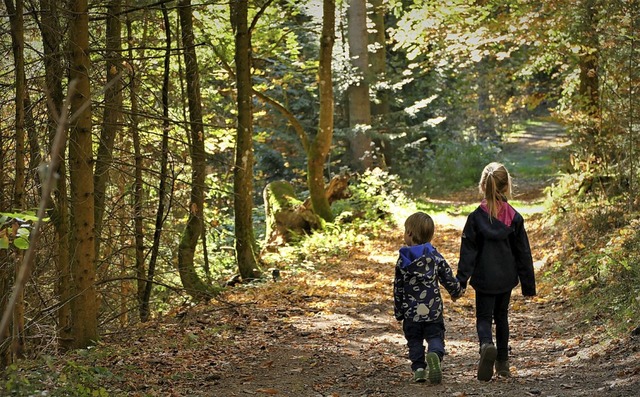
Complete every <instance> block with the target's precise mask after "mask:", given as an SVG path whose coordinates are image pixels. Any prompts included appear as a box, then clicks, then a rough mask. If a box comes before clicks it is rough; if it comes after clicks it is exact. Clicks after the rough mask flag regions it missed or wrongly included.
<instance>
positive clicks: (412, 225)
mask: <svg viewBox="0 0 640 397" xmlns="http://www.w3.org/2000/svg"><path fill="white" fill-rule="evenodd" d="M404 230H405V231H406V232H407V233H409V235H410V236H411V240H412V241H413V243H414V244H416V245H420V244H425V243H430V242H431V239H432V238H433V233H434V232H435V225H434V223H433V219H431V217H430V216H429V215H427V214H425V213H424V212H421V211H418V212H416V213H414V214H411V215H410V216H409V217H408V218H407V220H406V221H404Z"/></svg>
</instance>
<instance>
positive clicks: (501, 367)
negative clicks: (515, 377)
mask: <svg viewBox="0 0 640 397" xmlns="http://www.w3.org/2000/svg"><path fill="white" fill-rule="evenodd" d="M496 375H497V376H504V377H505V378H508V377H510V376H511V371H510V370H509V359H506V360H496Z"/></svg>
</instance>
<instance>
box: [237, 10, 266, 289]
mask: <svg viewBox="0 0 640 397" xmlns="http://www.w3.org/2000/svg"><path fill="white" fill-rule="evenodd" d="M229 6H230V10H231V15H232V21H231V25H232V26H233V28H234V31H235V61H236V85H237V96H238V99H237V100H238V127H237V128H238V130H237V134H236V153H235V166H234V172H233V192H234V197H235V200H234V210H235V235H236V260H237V262H238V270H239V272H240V276H241V277H242V278H243V279H245V280H247V279H252V278H256V277H258V276H259V275H260V269H259V267H258V262H257V258H256V239H255V234H254V231H253V219H252V213H253V163H254V157H253V156H254V155H253V106H252V103H251V100H252V95H251V94H252V84H251V32H250V31H249V26H248V23H247V18H248V2H247V0H232V1H231V2H230V3H229Z"/></svg>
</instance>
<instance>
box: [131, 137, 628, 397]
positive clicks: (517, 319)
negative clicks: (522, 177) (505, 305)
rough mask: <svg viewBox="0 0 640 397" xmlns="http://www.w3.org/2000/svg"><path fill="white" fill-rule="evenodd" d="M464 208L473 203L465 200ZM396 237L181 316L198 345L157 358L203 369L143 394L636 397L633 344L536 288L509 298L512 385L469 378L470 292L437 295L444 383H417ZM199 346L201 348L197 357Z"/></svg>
mask: <svg viewBox="0 0 640 397" xmlns="http://www.w3.org/2000/svg"><path fill="white" fill-rule="evenodd" d="M557 138H558V135H557V130H555V129H553V128H551V129H549V130H546V129H544V128H539V129H536V130H533V131H529V132H528V133H527V134H526V139H517V140H515V141H513V142H512V144H513V145H517V146H513V147H511V148H510V149H509V150H534V148H535V150H538V148H540V147H542V148H544V147H547V148H549V146H548V144H549V143H550V142H551V143H552V145H556V146H557V143H558V141H557ZM545 145H547V146H545ZM519 189H520V193H521V194H522V195H523V196H525V195H526V197H529V198H532V199H535V198H539V197H540V194H541V186H540V184H537V183H532V184H529V185H526V184H525V185H520V187H519ZM460 200H462V201H464V202H473V201H475V200H477V197H475V195H474V194H472V193H469V194H468V195H466V196H465V195H463V197H462V198H460ZM526 217H527V218H528V219H530V218H529V217H535V214H527V215H526ZM436 222H437V231H436V236H435V238H434V241H433V243H434V245H435V246H436V247H437V248H438V250H439V251H440V252H442V253H443V255H444V256H445V258H447V259H448V261H449V262H450V264H452V266H454V267H455V263H456V261H457V256H458V252H457V250H458V243H459V238H460V232H461V228H462V224H463V222H464V217H462V216H458V217H455V216H450V217H447V218H446V219H436ZM527 222H529V221H527ZM527 228H528V231H529V235H530V239H531V241H532V252H533V255H534V261H536V262H537V264H538V265H540V267H541V266H542V265H544V263H543V262H544V259H545V258H544V255H545V251H544V231H543V230H539V229H538V227H537V225H536V223H535V222H530V223H528V224H527ZM401 238H402V231H401V230H400V229H398V230H396V231H395V232H393V233H392V235H384V236H379V238H377V239H374V240H372V241H369V242H367V243H366V244H367V246H365V247H363V248H362V249H354V250H353V252H351V253H350V256H349V258H348V259H347V260H343V261H341V262H336V263H331V260H330V259H327V264H326V265H324V266H322V267H321V268H320V269H321V270H318V271H317V272H316V274H315V277H314V276H310V275H309V274H304V275H301V274H287V273H283V278H282V279H281V280H280V281H278V282H269V283H268V284H266V285H262V286H261V287H257V288H256V287H239V288H241V289H242V291H238V290H231V291H230V292H229V294H228V295H227V297H226V299H229V300H230V301H231V300H233V303H234V305H233V306H229V307H225V306H224V305H221V306H220V307H219V308H216V309H214V311H209V312H208V313H207V312H198V313H197V314H195V315H194V316H193V317H191V316H186V317H185V318H183V319H182V321H181V323H180V324H179V325H176V327H180V329H181V332H182V334H183V335H187V339H189V338H190V339H192V340H194V341H197V345H196V346H200V347H196V348H193V349H189V348H183V349H176V350H175V351H172V352H163V354H164V355H163V359H162V360H163V365H164V366H165V367H166V368H165V372H167V373H169V374H170V373H171V371H172V370H173V371H174V372H175V371H177V372H179V371H184V368H181V364H180V363H181V362H182V361H181V360H182V359H183V358H184V360H185V361H186V360H187V357H190V358H191V360H193V356H194V354H195V355H197V354H200V355H202V357H203V358H202V362H201V364H200V365H199V366H198V367H197V368H189V373H190V374H191V375H190V376H189V377H186V376H182V377H178V378H177V379H174V378H171V377H169V376H168V375H167V379H166V383H162V382H160V384H158V383H156V384H153V383H155V382H154V381H153V380H152V379H149V385H147V386H148V388H146V389H144V390H140V393H141V394H140V395H167V394H166V391H167V390H172V391H173V394H172V395H185V396H221V397H222V396H225V397H226V396H269V395H276V396H295V397H297V396H300V397H307V396H308V397H328V396H333V397H339V396H370V397H373V396H427V395H428V396H458V397H462V396H547V397H551V396H594V395H598V396H634V395H635V396H637V395H640V384H639V383H640V382H639V380H640V353H639V348H640V343H639V341H638V340H637V339H632V338H626V339H623V340H610V339H605V337H606V330H604V329H588V330H587V331H585V328H584V327H581V324H580V319H578V318H576V317H575V315H574V314H572V310H571V306H570V305H569V303H568V302H566V301H563V300H562V298H561V297H559V296H557V295H555V294H554V293H553V291H552V289H551V288H550V287H549V286H546V285H541V284H539V296H538V297H536V298H535V299H533V300H531V301H525V300H524V298H523V297H522V296H521V294H520V291H519V289H516V290H514V296H513V299H512V304H511V315H510V323H511V346H510V347H511V364H512V372H513V374H514V376H513V377H511V378H509V379H494V380H492V381H490V382H480V381H478V380H476V378H475V373H476V362H477V358H478V345H477V342H476V332H475V320H474V305H473V303H474V296H473V291H472V290H471V289H470V290H469V291H468V292H467V295H466V296H465V297H464V298H462V299H460V300H458V301H457V302H455V303H454V302H451V300H450V299H449V297H448V296H445V297H444V298H445V324H446V328H447V336H446V348H447V353H448V355H447V356H446V357H445V359H444V362H443V369H444V374H443V375H444V376H443V382H442V384H440V385H430V384H428V383H427V384H414V383H412V382H411V376H412V374H411V371H410V368H409V361H408V358H407V349H406V347H405V341H404V338H403V336H402V332H401V329H400V325H399V323H397V322H396V321H395V320H394V319H393V313H392V312H393V302H392V293H391V282H392V279H393V271H394V264H395V261H396V253H397V249H398V247H399V246H400V244H401ZM318 260H319V261H322V258H318ZM539 279H540V278H539ZM239 297H242V298H239ZM168 332H174V331H171V330H170V331H168ZM583 332H586V333H583ZM161 336H163V335H158V337H161ZM147 342H150V341H147ZM203 345H206V346H208V347H207V349H206V351H200V350H201V346H203ZM130 364H134V363H130ZM172 379H174V380H173V381H172Z"/></svg>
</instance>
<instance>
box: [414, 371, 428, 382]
mask: <svg viewBox="0 0 640 397" xmlns="http://www.w3.org/2000/svg"><path fill="white" fill-rule="evenodd" d="M413 381H414V382H416V383H422V382H426V381H427V371H425V370H424V368H418V369H416V372H414V373H413Z"/></svg>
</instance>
